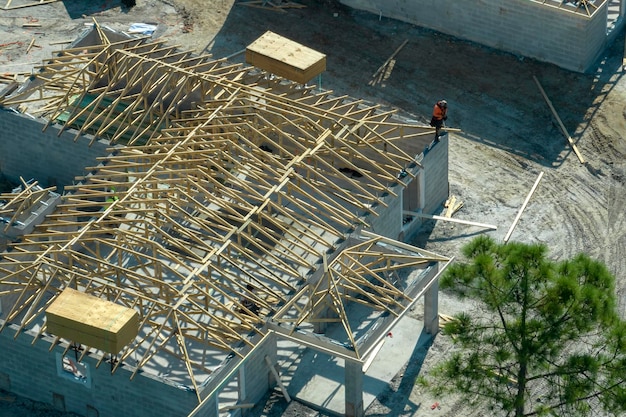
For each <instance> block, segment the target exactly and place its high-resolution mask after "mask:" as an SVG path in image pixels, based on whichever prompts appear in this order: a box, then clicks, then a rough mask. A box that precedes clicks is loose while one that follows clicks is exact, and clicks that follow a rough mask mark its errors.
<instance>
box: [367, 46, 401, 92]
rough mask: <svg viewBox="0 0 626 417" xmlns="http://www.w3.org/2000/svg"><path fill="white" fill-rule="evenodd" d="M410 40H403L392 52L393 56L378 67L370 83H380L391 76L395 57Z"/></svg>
mask: <svg viewBox="0 0 626 417" xmlns="http://www.w3.org/2000/svg"><path fill="white" fill-rule="evenodd" d="M408 42H409V40H408V39H405V40H404V42H402V44H401V45H400V46H399V47H398V48H397V49H396V50H395V51H394V53H393V54H391V56H390V57H389V58H387V60H386V61H385V62H384V63H383V64H382V65H381V66H380V67H378V69H377V70H376V72H375V73H374V75H372V80H371V81H370V82H369V85H372V86H373V85H376V84H380V83H381V82H382V81H385V80H387V79H388V78H389V77H390V76H391V71H393V67H394V65H395V64H396V60H395V57H396V55H398V53H399V52H400V50H402V48H404V45H406V44H407V43H408Z"/></svg>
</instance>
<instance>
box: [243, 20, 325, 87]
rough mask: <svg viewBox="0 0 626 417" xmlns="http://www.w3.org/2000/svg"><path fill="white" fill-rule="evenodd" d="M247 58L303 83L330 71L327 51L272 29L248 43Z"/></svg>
mask: <svg viewBox="0 0 626 417" xmlns="http://www.w3.org/2000/svg"><path fill="white" fill-rule="evenodd" d="M246 62H247V63H248V64H250V65H254V66H255V67H257V68H261V69H263V70H265V71H268V72H271V73H272V74H276V75H278V76H281V77H284V78H287V79H288V80H291V81H295V82H297V83H300V84H306V83H307V82H308V81H310V80H312V79H313V77H315V76H317V75H319V74H321V73H322V72H324V71H326V55H324V54H322V53H320V52H317V51H315V50H313V49H311V48H308V47H306V46H303V45H300V44H299V43H297V42H294V41H292V40H290V39H287V38H284V37H282V36H280V35H277V34H276V33H273V32H271V31H267V32H265V33H264V34H263V35H261V36H260V37H259V38H258V39H257V40H255V41H254V42H252V43H251V44H250V45H248V47H247V48H246Z"/></svg>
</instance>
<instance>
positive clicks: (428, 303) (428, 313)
mask: <svg viewBox="0 0 626 417" xmlns="http://www.w3.org/2000/svg"><path fill="white" fill-rule="evenodd" d="M424 330H426V333H428V334H431V335H433V336H434V335H436V334H437V333H438V332H439V279H437V280H436V281H435V282H433V283H432V285H431V286H430V288H429V289H428V290H426V292H425V293H424Z"/></svg>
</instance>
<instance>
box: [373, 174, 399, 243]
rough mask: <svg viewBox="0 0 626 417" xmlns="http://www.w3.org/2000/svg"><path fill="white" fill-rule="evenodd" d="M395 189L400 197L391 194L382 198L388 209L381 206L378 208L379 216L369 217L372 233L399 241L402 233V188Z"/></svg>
mask: <svg viewBox="0 0 626 417" xmlns="http://www.w3.org/2000/svg"><path fill="white" fill-rule="evenodd" d="M395 188H396V189H395V192H396V193H398V197H394V196H393V195H391V194H388V195H386V196H383V197H381V200H382V201H384V202H385V204H387V207H384V206H382V205H380V206H378V207H377V208H376V212H377V213H378V216H374V215H371V214H370V215H369V216H367V221H368V222H370V224H371V228H370V229H369V230H370V231H371V232H373V233H376V234H379V235H381V236H386V237H389V238H391V239H398V237H399V236H400V232H401V231H402V197H401V195H402V188H401V187H399V186H398V187H395Z"/></svg>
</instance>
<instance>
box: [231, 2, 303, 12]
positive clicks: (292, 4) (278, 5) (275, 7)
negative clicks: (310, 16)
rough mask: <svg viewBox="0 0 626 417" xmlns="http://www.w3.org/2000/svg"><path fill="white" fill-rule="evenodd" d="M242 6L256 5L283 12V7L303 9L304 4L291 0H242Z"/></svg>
mask: <svg viewBox="0 0 626 417" xmlns="http://www.w3.org/2000/svg"><path fill="white" fill-rule="evenodd" d="M236 4H241V5H243V6H250V7H258V8H261V9H269V10H275V11H277V12H285V10H284V9H303V8H305V7H306V6H305V5H304V4H300V3H296V2H293V1H282V0H273V1H272V0H252V1H244V2H241V3H236Z"/></svg>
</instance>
